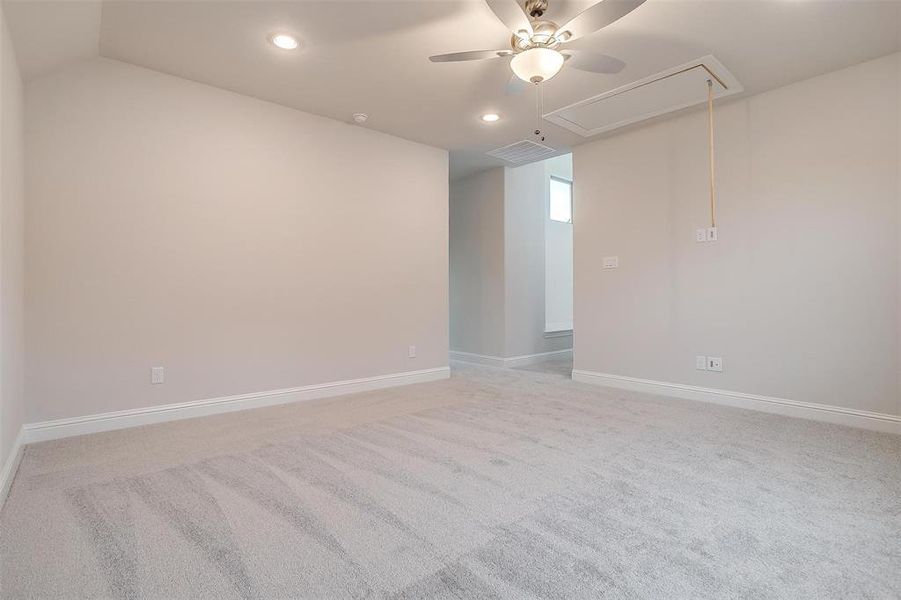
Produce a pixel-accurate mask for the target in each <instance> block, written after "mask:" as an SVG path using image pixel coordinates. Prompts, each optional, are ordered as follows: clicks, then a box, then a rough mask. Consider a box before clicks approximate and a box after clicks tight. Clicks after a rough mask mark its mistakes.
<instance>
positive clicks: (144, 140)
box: [26, 59, 448, 421]
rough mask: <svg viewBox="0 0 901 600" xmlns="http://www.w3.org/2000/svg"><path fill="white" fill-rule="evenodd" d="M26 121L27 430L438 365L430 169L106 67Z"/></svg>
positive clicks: (425, 162) (377, 147)
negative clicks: (155, 375)
mask: <svg viewBox="0 0 901 600" xmlns="http://www.w3.org/2000/svg"><path fill="white" fill-rule="evenodd" d="M26 100H27V105H28V114H27V128H26V140H27V156H26V159H27V160H26V172H27V191H28V194H29V210H28V219H27V238H26V239H27V247H26V260H27V264H26V267H27V271H26V272H27V297H26V300H27V315H26V319H27V320H26V326H27V331H28V361H27V363H28V364H27V384H26V385H27V388H26V392H27V399H28V403H29V406H28V408H29V414H28V418H29V420H30V421H42V420H46V419H54V418H62V417H71V416H77V415H86V414H91V413H98V412H105V411H114V410H121V409H133V408H140V407H148V406H153V405H160V404H167V403H172V402H179V401H189V400H196V399H203V398H211V397H218V396H223V395H230V394H239V393H244V392H254V391H262V390H269V389H280V388H285V387H292V386H301V385H306V384H314V383H319V382H326V381H336V380H345V379H353V378H360V377H367V376H373V375H379V374H386V373H397V372H404V371H412V370H419V369H425V368H433V367H439V366H443V365H446V364H447V350H448V334H447V311H448V299H447V280H448V269H447V264H448V251H447V246H448V237H447V236H448V212H447V205H448V197H447V177H448V174H447V153H446V152H445V151H443V150H438V149H434V148H430V147H427V146H423V145H420V144H415V143H411V142H408V141H404V140H401V139H399V138H396V137H392V136H389V135H384V134H379V133H376V132H373V131H369V130H366V129H363V128H359V127H355V126H352V125H348V124H343V123H339V122H336V121H332V120H328V119H323V118H319V117H315V116H312V115H309V114H305V113H302V112H299V111H295V110H291V109H288V108H284V107H280V106H277V105H273V104H269V103H266V102H262V101H259V100H255V99H252V98H248V97H244V96H240V95H237V94H233V93H229V92H225V91H222V90H219V89H216V88H212V87H207V86H204V85H200V84H196V83H192V82H189V81H186V80H182V79H178V78H175V77H170V76H167V75H163V74H159V73H156V72H153V71H149V70H145V69H141V68H138V67H134V66H130V65H126V64H124V63H119V62H116V61H111V60H107V59H96V60H92V61H88V62H86V63H82V64H80V65H78V66H76V67H73V68H71V69H67V70H65V71H62V72H59V73H56V74H53V75H50V76H47V77H44V78H41V79H38V80H35V81H33V82H30V83H29V85H28V87H27V90H26ZM410 345H415V346H417V349H418V356H417V358H412V359H411V358H408V357H407V350H408V346H410ZM153 366H164V367H165V368H166V383H164V384H162V385H150V368H151V367H153Z"/></svg>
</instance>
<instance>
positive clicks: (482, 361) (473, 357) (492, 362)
mask: <svg viewBox="0 0 901 600" xmlns="http://www.w3.org/2000/svg"><path fill="white" fill-rule="evenodd" d="M448 354H449V356H450V359H451V360H459V361H462V362H468V363H475V364H477V365H488V366H489V367H503V366H504V358H503V357H502V356H491V355H488V354H475V353H473V352H459V351H457V350H451V351H450V352H449V353H448Z"/></svg>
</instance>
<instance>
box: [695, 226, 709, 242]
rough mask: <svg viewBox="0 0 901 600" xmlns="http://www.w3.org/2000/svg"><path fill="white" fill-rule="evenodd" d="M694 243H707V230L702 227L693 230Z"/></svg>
mask: <svg viewBox="0 0 901 600" xmlns="http://www.w3.org/2000/svg"><path fill="white" fill-rule="evenodd" d="M695 241H696V242H706V241H707V230H706V229H704V228H703V227H702V228H700V229H696V230H695Z"/></svg>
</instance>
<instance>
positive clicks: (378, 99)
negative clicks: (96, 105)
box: [4, 0, 901, 177]
mask: <svg viewBox="0 0 901 600" xmlns="http://www.w3.org/2000/svg"><path fill="white" fill-rule="evenodd" d="M590 4H592V2H590V1H588V0H584V1H583V0H550V9H549V11H548V13H547V15H546V17H547V18H551V19H552V20H554V21H557V22H558V23H560V22H563V21H565V20H566V19H567V18H568V17H569V16H573V15H575V14H577V13H578V12H579V11H580V10H581V9H583V8H585V7H587V6H589V5H590ZM4 7H5V8H4V10H5V13H6V15H7V18H8V21H9V25H10V29H11V31H12V34H13V39H14V42H15V44H16V49H17V53H18V55H19V60H20V65H21V67H22V70H23V73H24V74H25V77H26V78H33V77H38V76H40V75H42V74H44V73H47V72H49V71H50V70H52V69H54V68H57V67H59V66H62V65H65V64H67V63H69V62H71V61H73V60H78V59H81V58H85V57H89V56H94V55H96V54H97V53H98V52H99V54H100V55H102V56H105V57H109V58H113V59H117V60H122V61H126V62H130V63H134V64H137V65H141V66H144V67H148V68H151V69H155V70H158V71H163V72H166V73H171V74H173V75H177V76H180V77H185V78H188V79H192V80H195V81H200V82H203V83H208V84H210V85H215V86H218V87H221V88H225V89H228V90H232V91H235V92H239V93H242V94H247V95H250V96H255V97H257V98H262V99H265V100H270V101H272V102H277V103H279V104H283V105H286V106H291V107H295V108H298V109H301V110H305V111H308V112H312V113H316V114H320V115H324V116H327V117H332V118H335V119H339V120H343V121H349V120H350V117H351V114H352V113H355V112H366V113H368V114H369V115H370V119H369V121H368V122H367V123H366V127H370V128H372V129H377V130H379V131H384V132H387V133H392V134H395V135H398V136H401V137H404V138H407V139H411V140H415V141H419V142H423V143H426V144H430V145H433V146H439V147H443V148H447V149H449V150H450V151H451V174H452V177H456V176H461V175H464V174H467V173H471V172H474V171H477V170H481V169H484V168H486V167H488V166H491V165H494V164H499V163H498V162H497V161H495V160H494V159H491V158H490V157H487V156H485V155H484V152H485V151H486V150H490V149H493V148H497V147H499V146H502V145H506V144H509V143H512V142H515V141H518V140H521V139H524V138H530V136H531V130H532V129H533V128H534V124H535V121H536V105H535V97H534V93H533V92H532V90H527V92H526V93H525V94H523V95H519V96H508V95H506V94H505V84H506V82H507V80H508V79H509V76H510V71H509V66H508V61H509V59H501V58H499V59H496V60H490V61H480V62H468V63H444V64H434V63H431V62H429V61H428V56H430V55H432V54H440V53H445V52H455V51H464V50H485V49H493V48H505V47H506V46H507V45H508V44H509V38H510V34H509V32H508V31H507V30H506V29H505V28H504V26H503V25H502V24H501V23H500V22H499V21H498V20H497V19H496V18H495V17H494V15H493V13H492V12H491V11H490V9H489V8H488V7H487V5H486V4H485V3H484V2H483V1H482V0H457V1H447V0H353V1H344V0H327V1H316V2H313V1H295V2H285V1H279V2H272V1H268V0H253V1H246V2H233V1H194V2H181V1H177V0H176V1H166V2H161V1H156V0H153V1H139V2H133V1H127V0H118V1H107V2H104V3H103V4H102V14H101V10H99V5H98V3H97V2H94V1H91V2H81V1H79V0H69V1H61V2H47V1H45V0H5V1H4ZM899 22H901V3H899V2H891V1H889V2H885V1H883V2H870V1H863V0H773V1H766V0H734V1H732V0H692V1H688V0H648V1H647V2H646V3H645V4H644V5H642V6H641V7H639V8H638V9H637V10H635V11H634V12H633V13H631V14H630V15H628V16H626V17H625V18H623V19H622V20H620V21H618V22H617V23H615V24H613V25H611V26H610V27H608V28H606V29H604V30H603V31H602V32H599V33H597V34H594V35H592V36H588V37H586V38H583V39H581V40H578V41H577V42H575V43H574V44H573V46H574V47H578V48H583V49H591V50H596V51H601V52H604V53H607V54H611V55H613V56H616V57H618V58H620V59H622V60H623V61H625V62H626V63H627V66H626V68H625V69H624V70H623V71H622V72H620V73H618V74H616V75H599V74H594V73H587V72H583V71H577V70H575V69H572V68H571V67H569V66H566V67H564V70H563V71H562V72H561V73H560V75H558V76H557V77H555V78H554V79H553V80H551V81H549V82H547V83H546V84H544V109H545V112H549V111H551V110H553V109H555V108H559V107H561V106H565V105H567V104H571V103H573V102H576V101H578V100H581V99H583V98H586V97H589V96H594V95H597V94H599V93H602V92H604V91H606V90H609V89H613V88H615V87H619V86H621V85H624V84H626V83H629V82H632V81H635V80H637V79H641V78H643V77H646V76H647V75H650V74H653V73H657V72H659V71H662V70H665V69H667V68H668V67H672V66H674V65H678V64H680V63H684V62H687V61H690V60H693V59H696V58H699V57H701V56H704V55H706V54H713V55H714V56H716V57H717V58H718V59H719V60H720V61H722V62H723V64H725V66H726V67H727V68H728V69H729V70H730V71H731V72H732V73H733V74H734V75H735V76H736V77H737V78H738V80H739V81H740V82H741V83H742V84H743V85H744V88H745V92H744V93H745V94H749V93H750V94H753V93H758V92H761V91H764V90H767V89H771V88H774V87H778V86H781V85H785V84H787V83H791V82H793V81H798V80H801V79H805V78H808V77H812V76H814V75H817V74H820V73H824V72H827V71H831V70H834V69H837V68H841V67H845V66H850V65H853V64H856V63H859V62H861V61H864V60H868V59H871V58H875V57H878V56H882V55H885V54H888V53H891V52H895V51H897V50H898V49H899ZM273 31H287V32H291V33H295V34H296V35H298V36H299V37H300V38H301V40H302V41H303V44H304V47H303V49H302V50H301V51H298V52H285V51H281V50H278V49H276V48H274V47H272V46H271V45H270V44H269V43H268V42H267V40H266V38H267V36H268V35H269V34H270V33H271V32H273ZM484 112H498V113H500V114H501V115H502V116H503V119H502V120H501V121H500V122H498V123H494V124H490V125H489V124H484V123H482V122H480V121H479V119H478V116H479V115H480V114H482V113H484ZM543 129H545V130H546V131H547V132H548V134H549V135H548V139H547V142H546V143H548V144H550V145H552V146H554V147H555V148H559V149H560V150H561V151H564V150H567V149H568V148H569V147H571V146H572V145H575V144H578V143H580V142H582V141H584V139H583V138H580V137H579V136H577V135H575V134H573V133H570V132H568V131H566V130H564V129H561V128H559V127H557V126H555V125H552V124H549V123H544V125H543Z"/></svg>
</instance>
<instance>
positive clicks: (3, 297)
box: [0, 10, 25, 503]
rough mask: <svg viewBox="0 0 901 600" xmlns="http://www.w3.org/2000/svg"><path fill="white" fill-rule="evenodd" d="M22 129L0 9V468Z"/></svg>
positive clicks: (14, 346)
mask: <svg viewBox="0 0 901 600" xmlns="http://www.w3.org/2000/svg"><path fill="white" fill-rule="evenodd" d="M22 127H23V116H22V79H21V77H20V75H19V67H18V65H17V64H16V57H15V52H14V50H13V46H12V42H11V41H10V36H9V31H8V30H7V27H6V22H5V19H3V14H2V10H0V363H2V364H0V469H2V467H3V465H4V464H5V463H6V460H7V458H8V457H9V453H10V450H11V448H12V444H13V442H14V441H15V439H16V436H17V435H18V433H19V429H20V428H21V426H22V424H23V422H24V419H25V404H24V402H25V398H24V359H25V333H24V321H25V319H24V310H23V309H24V290H25V286H24V283H25V282H24V271H23V269H24V249H25V247H24V227H25V224H24V223H25V216H24V167H23V163H22V159H23V140H22ZM0 503H2V499H0Z"/></svg>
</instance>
